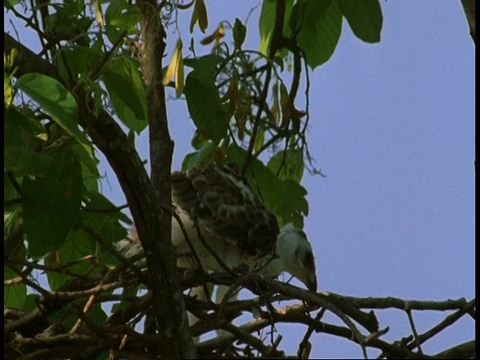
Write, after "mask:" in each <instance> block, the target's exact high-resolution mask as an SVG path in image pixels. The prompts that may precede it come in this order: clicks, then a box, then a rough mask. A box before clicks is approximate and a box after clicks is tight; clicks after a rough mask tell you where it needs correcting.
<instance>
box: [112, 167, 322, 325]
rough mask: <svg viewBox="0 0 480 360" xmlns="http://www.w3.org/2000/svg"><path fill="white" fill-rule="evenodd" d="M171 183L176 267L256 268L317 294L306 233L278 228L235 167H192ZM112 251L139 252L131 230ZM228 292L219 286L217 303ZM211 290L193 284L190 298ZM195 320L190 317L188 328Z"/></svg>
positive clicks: (204, 296)
mask: <svg viewBox="0 0 480 360" xmlns="http://www.w3.org/2000/svg"><path fill="white" fill-rule="evenodd" d="M171 185H172V208H173V213H174V216H172V243H173V245H174V246H175V248H176V252H177V266H178V267H181V268H196V267H201V268H202V269H203V270H205V271H210V272H211V271H224V270H225V266H227V267H228V269H227V270H231V271H233V270H235V269H243V270H244V271H254V270H255V271H258V273H260V274H261V275H263V276H267V277H275V278H276V277H278V276H279V275H280V274H281V273H283V272H287V273H290V274H291V275H292V276H294V277H296V278H297V279H298V280H299V281H300V282H302V283H303V284H304V285H305V286H306V287H307V289H308V290H311V291H314V292H316V291H317V277H316V266H315V258H314V253H313V250H312V246H311V244H310V242H309V241H308V239H307V236H306V234H305V233H304V232H303V231H302V230H301V229H298V228H296V227H295V226H294V225H293V224H292V223H287V224H286V225H284V226H283V227H282V228H280V227H279V224H278V221H277V219H276V217H275V215H274V214H272V213H271V212H270V211H268V210H267V209H266V207H265V205H264V204H263V202H262V201H261V200H260V198H259V197H258V196H257V195H256V194H255V193H254V192H253V190H252V188H251V187H250V186H249V184H248V182H247V180H246V179H245V178H244V177H242V176H241V175H240V174H239V171H238V169H237V167H236V166H234V165H225V166H217V165H214V164H210V163H201V164H196V165H194V166H192V167H190V168H189V169H188V170H186V171H175V172H173V173H172V176H171ZM117 249H119V250H120V251H121V252H122V253H123V254H124V255H125V256H126V257H132V256H135V255H138V254H140V253H142V251H143V249H142V247H141V243H140V240H139V238H138V235H137V233H136V231H135V228H133V229H132V231H131V232H130V233H129V235H128V236H127V237H126V238H125V239H124V240H122V241H120V242H119V243H117ZM193 253H195V254H193ZM198 262H200V264H198ZM227 289H228V287H222V286H219V287H218V290H217V293H216V300H215V302H216V303H220V302H221V301H223V296H224V295H225V294H226V292H227ZM211 290H212V286H210V287H209V288H208V290H206V288H205V286H198V287H196V288H193V289H192V291H191V293H190V295H194V296H195V297H196V298H197V299H198V300H208V297H209V296H210V294H212V291H211ZM207 291H208V293H207ZM237 295H238V294H233V295H232V296H231V297H230V298H229V301H233V300H235V298H236V296H237ZM197 321H198V319H197V318H195V317H193V316H192V315H191V314H189V323H190V326H191V325H193V324H194V323H195V322H197Z"/></svg>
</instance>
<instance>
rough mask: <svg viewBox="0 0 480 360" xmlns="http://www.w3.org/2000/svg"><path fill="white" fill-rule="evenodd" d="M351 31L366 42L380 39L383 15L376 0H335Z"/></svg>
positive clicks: (374, 41)
mask: <svg viewBox="0 0 480 360" xmlns="http://www.w3.org/2000/svg"><path fill="white" fill-rule="evenodd" d="M337 1H338V5H339V7H340V10H341V11H342V13H343V16H345V18H346V19H347V21H348V24H349V25H350V28H351V29H352V31H353V33H354V34H355V35H356V36H357V37H358V38H359V39H361V40H363V41H365V42H368V43H376V42H379V41H380V32H381V30H382V23H383V16H382V9H381V8H380V4H379V3H378V0H355V1H351V0H337Z"/></svg>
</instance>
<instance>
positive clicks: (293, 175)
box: [268, 149, 304, 183]
mask: <svg viewBox="0 0 480 360" xmlns="http://www.w3.org/2000/svg"><path fill="white" fill-rule="evenodd" d="M268 167H269V169H270V170H272V172H273V173H274V174H276V175H277V176H278V177H279V178H280V179H281V180H286V179H291V180H293V181H294V182H296V183H300V181H301V180H302V176H303V170H304V163H303V155H302V151H301V150H300V149H295V150H282V151H279V152H277V153H276V154H275V155H274V156H272V158H271V159H270V160H269V161H268Z"/></svg>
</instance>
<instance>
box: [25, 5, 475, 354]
mask: <svg viewBox="0 0 480 360" xmlns="http://www.w3.org/2000/svg"><path fill="white" fill-rule="evenodd" d="M256 4H258V1H242V2H239V1H236V2H233V1H218V0H217V1H207V7H208V13H209V20H210V27H209V30H208V31H213V29H214V28H215V26H216V25H217V24H218V22H219V21H221V20H229V21H230V22H231V23H233V21H234V19H235V17H239V18H240V19H242V20H244V19H245V18H246V16H247V15H248V12H249V10H250V9H251V8H252V7H254V6H255V5H256ZM381 6H382V11H383V14H384V23H383V31H382V39H381V42H380V43H379V44H375V45H371V44H365V43H362V42H361V41H360V40H358V39H357V38H355V36H354V35H353V34H352V33H351V31H350V28H349V27H348V24H347V23H346V22H344V24H343V29H342V35H341V38H340V42H339V44H338V46H337V49H336V50H335V53H334V55H333V57H332V58H331V59H330V61H329V62H328V63H326V64H324V65H323V66H321V67H320V68H317V69H316V70H315V71H314V72H313V73H311V82H312V86H311V90H310V96H311V107H310V113H311V121H310V129H309V134H308V141H309V146H310V150H311V153H312V155H313V156H314V158H315V159H316V161H317V163H316V165H317V167H319V168H321V170H322V172H323V173H324V174H326V175H327V177H326V178H322V177H320V176H310V175H308V174H306V175H305V176H304V180H303V184H304V186H305V187H306V188H307V190H308V201H309V204H310V214H309V216H308V218H307V219H306V221H305V224H306V226H305V231H306V233H307V235H308V236H309V238H310V241H311V242H312V243H313V246H314V250H315V252H316V259H317V276H318V277H319V282H320V290H321V291H331V292H335V293H342V294H346V295H351V296H359V297H362V296H375V297H377V296H395V297H400V298H404V299H417V300H447V299H456V298H460V297H466V298H467V300H470V299H471V298H472V297H473V296H474V289H475V286H474V273H475V271H474V270H475V259H474V241H475V240H474V239H475V236H474V196H475V192H474V191H475V188H474V130H475V129H474V119H475V113H474V108H475V102H474V95H475V87H474V58H475V48H474V44H473V42H472V40H471V38H470V36H469V34H468V26H467V23H466V19H465V16H464V13H463V10H462V8H461V5H460V1H434V0H422V1H409V2H404V1H387V2H385V1H381ZM259 12H260V9H259V8H258V9H257V10H256V11H255V12H254V13H253V14H252V16H251V18H250V20H249V25H250V27H249V29H248V33H247V46H249V47H253V48H257V45H258V33H257V32H258V31H257V24H258V22H257V21H258V15H259ZM188 14H190V12H188ZM180 20H181V22H180V24H182V25H183V27H182V37H183V40H184V44H188V42H189V35H188V21H189V18H188V16H186V17H183V16H182V18H181V19H180ZM172 30H173V27H172ZM208 31H207V32H208ZM20 34H21V35H22V33H20ZM173 39H176V35H170V43H171V44H173V42H174V41H173ZM203 50H204V51H205V52H207V51H209V50H208V48H205V49H201V48H197V52H199V53H200V52H202V51H203ZM185 54H186V53H185ZM171 95H172V96H173V93H172V94H171ZM168 105H169V116H170V124H171V133H172V137H173V139H174V140H175V155H174V156H175V157H174V169H179V168H180V164H181V161H182V159H183V157H184V156H185V154H186V153H188V152H190V151H191V148H190V140H191V136H192V134H193V125H192V123H191V120H190V119H189V117H188V113H187V112H186V106H185V103H184V101H182V100H180V101H179V100H170V101H169V104H168ZM138 147H139V149H140V151H141V153H142V154H143V156H144V157H146V156H147V155H146V154H147V153H148V152H147V151H146V137H145V135H143V136H141V137H140V138H139V140H138ZM104 169H107V167H104ZM108 171H110V170H108ZM107 181H108V183H107V182H104V190H105V193H106V194H107V195H108V196H110V197H111V198H112V199H113V201H114V202H115V203H117V204H121V203H124V197H123V195H122V194H121V191H120V190H119V188H118V184H117V183H116V180H115V177H114V176H113V175H112V174H111V173H110V174H109V175H108V178H107ZM376 314H377V316H378V318H379V320H380V326H381V327H382V328H383V327H385V326H389V327H390V332H389V333H388V334H386V335H384V336H383V339H385V340H387V341H393V340H398V339H400V338H401V337H403V336H407V335H408V334H410V333H411V331H410V327H409V325H408V320H407V317H406V316H405V314H404V313H403V312H401V311H398V310H396V311H394V310H389V311H378V312H376ZM444 316H445V313H432V312H428V313H426V312H415V313H414V319H415V321H416V325H417V330H418V331H419V333H422V332H424V331H426V330H428V329H429V328H430V327H432V326H433V325H435V324H436V323H437V322H438V321H440V320H441V319H442V318H443V317H444ZM247 320H248V319H247ZM324 320H325V321H329V322H334V323H337V324H341V323H340V322H339V321H338V320H336V319H335V318H334V317H333V316H331V315H326V316H325V317H324ZM279 330H280V332H281V333H282V334H283V335H284V338H283V340H282V342H281V344H280V347H281V348H282V349H284V350H287V352H288V353H290V354H296V345H297V344H298V342H299V339H301V337H302V336H303V334H304V332H305V328H304V327H296V326H294V325H288V326H279ZM474 337H475V333H474V323H473V321H471V320H469V319H468V320H467V319H464V320H462V321H460V322H459V323H457V324H456V325H454V326H453V327H452V328H451V329H449V330H447V331H445V332H444V334H441V335H438V336H436V337H435V338H434V339H433V340H430V341H429V342H427V343H425V344H424V345H423V349H424V351H425V352H426V353H429V354H431V353H436V352H438V351H441V350H443V349H445V348H446V347H447V346H452V345H455V344H458V343H461V342H464V341H467V340H471V339H474ZM311 340H312V342H313V350H312V353H311V356H312V357H316V358H358V357H361V356H362V352H361V349H360V347H359V346H358V345H355V344H354V343H353V342H348V341H346V340H343V339H340V340H339V339H336V338H334V337H332V336H328V335H325V334H314V335H313V336H312V338H311ZM369 355H370V357H374V356H376V355H378V353H377V352H374V351H373V352H370V353H369Z"/></svg>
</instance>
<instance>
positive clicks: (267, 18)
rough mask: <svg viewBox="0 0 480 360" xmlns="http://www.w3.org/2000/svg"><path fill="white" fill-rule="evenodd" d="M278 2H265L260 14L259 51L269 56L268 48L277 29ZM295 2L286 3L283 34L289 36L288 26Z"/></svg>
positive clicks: (270, 0) (291, 0)
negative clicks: (274, 30)
mask: <svg viewBox="0 0 480 360" xmlns="http://www.w3.org/2000/svg"><path fill="white" fill-rule="evenodd" d="M276 7H277V2H276V1H275V0H264V1H263V2H262V10H261V12H260V18H259V24H258V28H259V30H260V47H259V49H258V51H260V52H261V53H263V54H264V55H265V56H268V47H269V46H270V39H271V37H272V33H273V29H274V27H275V14H276ZM292 8H293V0H286V1H285V16H284V19H283V34H284V35H285V36H288V35H289V34H288V24H289V21H290V15H291V13H292Z"/></svg>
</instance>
